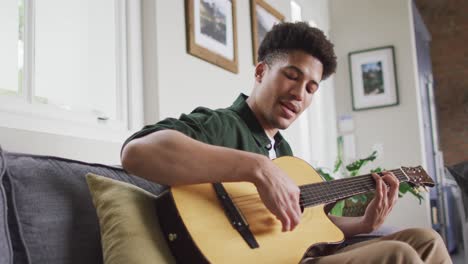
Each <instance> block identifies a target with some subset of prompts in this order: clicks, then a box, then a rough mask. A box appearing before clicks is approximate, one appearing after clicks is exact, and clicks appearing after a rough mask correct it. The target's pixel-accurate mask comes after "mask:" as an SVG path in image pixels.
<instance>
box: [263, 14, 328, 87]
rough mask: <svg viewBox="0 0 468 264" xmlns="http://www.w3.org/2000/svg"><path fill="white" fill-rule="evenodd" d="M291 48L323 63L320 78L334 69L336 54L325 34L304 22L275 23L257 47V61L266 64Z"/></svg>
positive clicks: (326, 76)
mask: <svg viewBox="0 0 468 264" xmlns="http://www.w3.org/2000/svg"><path fill="white" fill-rule="evenodd" d="M293 50H302V51H304V52H306V53H308V54H310V55H312V56H314V57H315V58H317V59H318V60H319V61H320V62H321V63H322V64H323V73H322V80H325V79H326V78H328V77H329V76H330V75H332V74H333V73H334V72H335V70H336V55H335V51H334V50H333V44H332V43H331V42H330V41H329V40H328V39H327V37H326V36H325V34H323V32H322V31H321V30H320V29H318V28H314V27H310V26H309V25H308V24H307V23H305V22H296V23H290V22H283V23H279V24H276V25H275V26H274V27H273V28H272V29H271V30H270V31H269V32H268V33H267V34H266V36H265V38H264V39H263V41H262V43H261V44H260V47H259V48H258V61H264V62H265V63H267V64H268V65H271V63H272V62H273V61H274V60H276V59H278V58H280V57H282V56H284V55H286V54H288V52H290V51H293Z"/></svg>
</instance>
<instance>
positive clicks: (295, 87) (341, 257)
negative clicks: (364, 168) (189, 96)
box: [122, 23, 451, 263]
mask: <svg viewBox="0 0 468 264" xmlns="http://www.w3.org/2000/svg"><path fill="white" fill-rule="evenodd" d="M258 54H259V55H258V61H259V63H258V64H257V65H256V67H255V72H254V77H255V78H254V79H255V84H254V88H253V91H252V93H251V95H250V96H249V97H247V96H245V95H240V96H239V97H238V98H237V100H236V101H235V102H234V104H233V105H232V106H230V107H228V108H225V109H217V110H211V109H207V108H202V107H200V108H197V109H195V110H194V111H193V112H192V113H191V114H189V115H181V117H180V118H179V119H172V118H168V119H165V120H163V121H161V122H159V123H157V124H155V125H149V126H146V127H144V128H143V129H142V130H141V131H140V132H138V133H136V134H134V135H133V136H132V137H130V138H129V139H128V140H127V141H126V143H125V144H124V147H123V150H122V164H123V167H124V168H125V169H126V170H127V171H128V172H130V173H132V174H135V175H137V176H140V177H143V178H146V179H148V180H151V181H154V182H157V183H160V184H164V185H168V186H180V185H188V184H199V183H216V182H250V183H252V184H254V185H255V187H256V189H257V191H258V194H259V196H260V198H261V201H262V202H263V203H264V205H265V206H266V207H267V208H268V210H269V211H271V213H272V214H273V215H274V216H276V218H277V219H278V220H279V221H281V223H282V231H283V232H289V231H292V230H294V229H295V227H296V226H298V225H300V220H301V208H300V206H299V200H300V190H299V188H298V186H297V185H296V184H294V183H293V181H292V180H291V179H290V178H289V177H288V176H287V175H286V174H285V172H283V171H282V170H281V169H279V168H278V167H277V166H276V165H275V164H274V163H273V162H272V161H271V159H270V158H275V157H280V156H286V155H287V156H292V151H291V149H290V147H289V145H288V143H287V142H286V140H285V139H283V137H282V136H281V134H280V133H279V130H280V129H286V128H288V127H289V126H290V125H291V123H292V122H294V121H295V120H296V118H297V117H298V116H299V115H300V114H301V113H302V112H303V111H304V110H305V109H307V107H309V105H310V104H311V102H312V98H313V97H314V94H315V92H316V91H317V90H318V88H319V83H320V82H321V81H322V80H324V79H326V78H328V77H329V76H330V75H331V74H333V73H334V72H335V68H336V56H335V54H334V50H333V45H332V44H331V43H330V42H329V40H327V39H326V37H325V36H324V34H323V32H321V31H320V30H318V29H316V28H311V27H309V26H308V25H307V24H306V23H282V24H279V25H276V26H275V27H274V28H273V29H272V30H271V31H270V32H268V34H267V35H266V37H265V38H264V40H263V42H262V43H261V45H260V48H259V52H258ZM373 177H374V179H375V184H376V195H375V198H374V199H373V200H372V201H371V202H370V204H369V206H368V207H367V209H366V212H365V214H364V216H362V217H335V216H329V218H330V220H331V221H332V222H333V223H334V224H335V225H336V226H338V227H339V228H340V229H341V230H342V231H343V233H344V235H345V237H351V236H354V235H357V234H361V233H369V232H372V231H373V230H375V229H377V228H378V227H379V226H380V225H382V223H383V222H384V220H385V218H386V217H387V215H388V214H389V212H390V211H391V210H392V208H393V206H394V205H395V203H396V201H397V199H398V184H399V182H398V180H397V178H396V177H395V175H393V174H392V173H390V172H384V173H383V176H382V177H380V176H378V175H376V174H374V175H373ZM273 262H274V261H273ZM423 262H425V263H450V262H451V261H450V257H449V255H448V252H447V250H446V248H445V245H444V243H443V241H442V239H441V238H440V236H439V235H438V234H437V233H436V232H434V231H432V230H430V229H421V228H414V229H408V230H405V231H401V232H398V233H395V234H392V235H389V236H385V237H381V238H377V239H373V240H369V241H366V242H361V243H357V244H353V245H351V246H347V247H344V248H341V249H339V250H337V251H336V252H334V253H333V254H331V255H328V256H322V257H317V258H304V259H303V260H302V263H423Z"/></svg>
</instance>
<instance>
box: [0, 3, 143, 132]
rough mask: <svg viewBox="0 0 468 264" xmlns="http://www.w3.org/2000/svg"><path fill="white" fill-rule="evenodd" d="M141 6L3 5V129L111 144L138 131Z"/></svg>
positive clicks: (0, 110) (0, 5) (0, 46)
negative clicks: (138, 34) (129, 29)
mask: <svg viewBox="0 0 468 264" xmlns="http://www.w3.org/2000/svg"><path fill="white" fill-rule="evenodd" d="M137 2H138V1H128V3H127V1H125V0H119V1H115V0H100V1H93V0H41V1H32V0H17V1H16V2H15V1H1V3H0V32H1V33H2V34H0V57H1V58H4V59H2V60H0V70H1V72H2V75H0V121H1V122H0V124H1V125H2V126H7V127H12V128H19V129H26V130H34V131H41V132H48V133H57V134H62V135H72V136H79V137H88V138H93V139H101V140H107V141H121V140H122V139H123V138H125V137H126V136H127V135H128V134H129V133H131V131H132V130H134V129H136V128H139V127H141V124H140V123H139V122H138V120H141V116H142V110H139V109H137V107H136V105H135V104H132V103H131V102H130V100H132V101H138V99H137V98H136V97H137V95H139V94H141V89H142V85H141V82H138V80H136V81H135V76H133V78H132V76H129V75H131V74H135V75H138V73H135V72H132V71H131V70H132V67H133V68H137V69H138V68H139V67H140V66H139V65H132V64H139V63H141V60H140V61H139V60H138V59H137V60H135V59H134V58H132V59H131V60H130V59H129V60H127V54H139V53H140V54H141V48H139V47H140V46H141V45H138V43H139V42H140V41H141V38H140V37H139V36H136V37H132V38H129V37H128V36H127V28H128V27H135V26H140V14H139V6H138V7H136V8H135V6H136V5H139V4H138V3H137ZM132 30H133V29H132ZM137 32H139V30H138V29H137ZM132 34H134V33H132ZM132 42H138V43H136V44H135V43H132ZM140 44H141V43H140ZM130 48H132V49H134V50H129V49H130ZM136 57H137V58H140V57H141V56H136ZM127 62H130V63H132V64H129V63H127ZM140 74H141V72H140ZM136 77H137V76H136ZM129 79H130V80H131V82H128V80H129ZM130 106H132V107H130ZM139 107H140V108H141V109H142V106H141V105H139Z"/></svg>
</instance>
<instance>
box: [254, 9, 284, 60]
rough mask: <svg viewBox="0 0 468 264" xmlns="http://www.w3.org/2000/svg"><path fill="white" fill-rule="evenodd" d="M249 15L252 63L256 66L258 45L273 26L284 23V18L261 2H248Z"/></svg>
mask: <svg viewBox="0 0 468 264" xmlns="http://www.w3.org/2000/svg"><path fill="white" fill-rule="evenodd" d="M250 13H251V18H252V21H251V25H252V50H253V63H254V65H256V64H257V62H258V61H257V59H258V58H257V57H258V47H259V46H260V43H261V42H262V40H263V38H264V37H265V35H266V33H267V32H268V31H269V30H270V29H271V28H272V27H273V26H274V25H275V24H277V23H279V22H282V21H284V16H283V15H282V14H281V13H280V12H278V11H277V10H276V9H274V8H273V7H272V6H270V5H269V4H267V3H266V2H264V1H263V0H250Z"/></svg>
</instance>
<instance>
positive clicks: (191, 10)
mask: <svg viewBox="0 0 468 264" xmlns="http://www.w3.org/2000/svg"><path fill="white" fill-rule="evenodd" d="M185 11H186V16H185V18H186V24H187V27H186V29H187V52H188V53H189V54H192V55H194V56H196V57H199V58H201V59H203V60H206V61H208V62H210V63H213V64H215V65H218V66H220V67H222V68H224V69H226V70H228V71H231V72H233V73H237V72H238V61H237V27H236V1H235V0H186V1H185Z"/></svg>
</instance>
